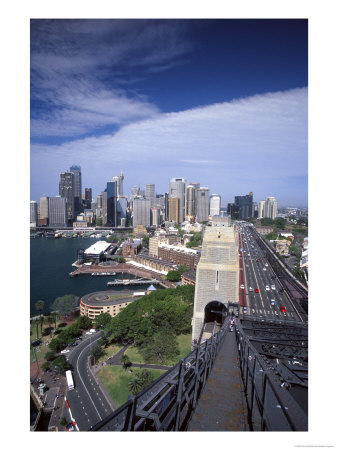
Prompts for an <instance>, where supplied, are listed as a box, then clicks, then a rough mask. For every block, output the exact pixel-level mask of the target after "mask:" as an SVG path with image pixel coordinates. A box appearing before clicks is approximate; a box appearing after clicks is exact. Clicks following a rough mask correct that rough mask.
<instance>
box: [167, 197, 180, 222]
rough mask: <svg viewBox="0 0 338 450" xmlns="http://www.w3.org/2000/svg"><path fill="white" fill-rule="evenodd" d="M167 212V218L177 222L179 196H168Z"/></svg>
mask: <svg viewBox="0 0 338 450" xmlns="http://www.w3.org/2000/svg"><path fill="white" fill-rule="evenodd" d="M168 202H169V214H168V219H169V220H172V221H174V222H176V223H179V216H180V199H179V198H169V199H168Z"/></svg>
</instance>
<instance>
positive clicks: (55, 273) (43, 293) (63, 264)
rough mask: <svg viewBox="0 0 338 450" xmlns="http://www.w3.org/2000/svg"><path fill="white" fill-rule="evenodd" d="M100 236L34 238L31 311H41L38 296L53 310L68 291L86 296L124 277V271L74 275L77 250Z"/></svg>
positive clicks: (136, 288)
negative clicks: (56, 300)
mask: <svg viewBox="0 0 338 450" xmlns="http://www.w3.org/2000/svg"><path fill="white" fill-rule="evenodd" d="M96 241H97V239H93V238H89V239H86V238H81V237H78V238H71V239H66V238H59V239H55V238H45V237H39V238H35V239H30V315H31V317H32V316H35V315H37V314H38V311H37V310H36V309H35V306H34V305H35V303H36V302H37V301H38V300H43V301H44V302H45V308H44V312H45V313H47V312H49V311H50V306H51V305H52V303H53V302H54V300H55V299H56V298H57V297H62V296H63V295H66V294H74V295H76V296H78V297H82V296H83V295H85V294H89V293H90V292H95V291H105V290H107V281H112V280H114V279H118V278H121V276H122V275H121V274H117V275H116V276H104V277H91V276H90V275H80V276H77V277H74V278H71V277H70V276H69V273H70V272H73V271H74V270H75V269H76V268H75V267H72V264H73V263H74V262H75V261H76V260H77V251H78V250H79V249H84V250H85V249H86V248H88V247H89V246H90V245H92V244H93V243H94V242H96ZM147 287H148V285H145V286H142V289H140V288H138V287H137V286H134V287H132V288H130V287H128V286H118V287H116V288H111V287H110V288H109V290H117V291H121V290H125V291H128V290H130V289H132V291H133V292H136V291H142V290H143V291H144V290H145V289H146V288H147Z"/></svg>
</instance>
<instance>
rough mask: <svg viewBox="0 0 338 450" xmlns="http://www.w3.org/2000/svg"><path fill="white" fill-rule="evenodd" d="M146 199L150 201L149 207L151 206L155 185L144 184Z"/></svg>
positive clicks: (153, 201) (153, 202) (153, 199)
mask: <svg viewBox="0 0 338 450" xmlns="http://www.w3.org/2000/svg"><path fill="white" fill-rule="evenodd" d="M146 199H147V200H149V201H150V207H151V208H152V207H153V206H154V204H155V185H154V184H146Z"/></svg>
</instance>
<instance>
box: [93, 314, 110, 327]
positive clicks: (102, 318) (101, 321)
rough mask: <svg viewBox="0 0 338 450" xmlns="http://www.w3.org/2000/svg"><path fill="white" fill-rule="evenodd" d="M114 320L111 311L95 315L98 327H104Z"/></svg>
mask: <svg viewBox="0 0 338 450" xmlns="http://www.w3.org/2000/svg"><path fill="white" fill-rule="evenodd" d="M111 321H112V316H111V315H110V314H109V313H102V314H100V315H99V316H97V317H95V326H96V328H99V329H100V328H101V329H104V328H105V327H106V326H107V325H108V324H109V323H110V322H111Z"/></svg>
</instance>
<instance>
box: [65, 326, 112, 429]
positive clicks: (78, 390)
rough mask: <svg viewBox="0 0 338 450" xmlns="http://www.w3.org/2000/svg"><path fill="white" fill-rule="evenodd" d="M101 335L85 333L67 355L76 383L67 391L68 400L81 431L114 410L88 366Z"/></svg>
mask: <svg viewBox="0 0 338 450" xmlns="http://www.w3.org/2000/svg"><path fill="white" fill-rule="evenodd" d="M100 337H101V336H100V333H95V334H94V335H90V336H87V335H84V337H83V341H81V343H80V344H79V345H78V346H76V347H74V348H73V350H71V352H70V353H69V354H68V355H69V356H67V359H68V361H69V362H70V364H71V365H72V366H73V370H72V374H73V379H74V384H75V388H74V389H73V390H71V391H67V400H68V403H69V405H70V408H71V411H72V415H73V417H74V419H75V421H76V423H77V425H78V427H79V429H80V431H86V430H89V429H90V428H91V427H92V426H93V425H95V424H96V423H97V422H99V421H100V420H102V419H103V418H104V417H106V416H107V415H108V414H110V413H111V412H112V409H111V407H110V405H109V404H108V402H107V400H106V399H105V397H104V396H103V395H102V392H101V390H100V388H99V386H98V384H97V383H96V381H95V379H94V377H93V376H92V374H91V371H90V370H89V367H88V357H89V355H90V352H91V349H92V348H93V346H94V345H95V343H96V341H98V339H100ZM69 348H70V347H69Z"/></svg>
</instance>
